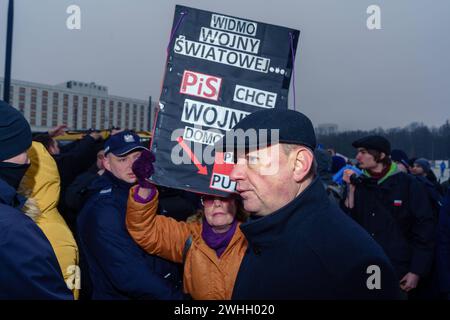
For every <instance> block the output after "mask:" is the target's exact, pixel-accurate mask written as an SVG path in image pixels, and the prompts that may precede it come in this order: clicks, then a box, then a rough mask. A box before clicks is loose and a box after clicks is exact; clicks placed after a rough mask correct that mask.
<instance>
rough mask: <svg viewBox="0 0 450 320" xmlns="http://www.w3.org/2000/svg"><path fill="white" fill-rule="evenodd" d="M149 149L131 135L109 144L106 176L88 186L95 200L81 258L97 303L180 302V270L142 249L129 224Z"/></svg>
mask: <svg viewBox="0 0 450 320" xmlns="http://www.w3.org/2000/svg"><path fill="white" fill-rule="evenodd" d="M144 149H146V148H145V147H143V146H142V145H141V144H140V142H139V136H138V135H137V134H135V133H133V132H131V131H122V132H120V133H117V134H115V135H113V136H111V138H110V139H109V140H108V141H106V143H105V158H104V167H105V169H106V170H105V173H104V174H103V175H102V176H100V177H98V178H97V179H96V180H94V181H93V183H92V184H91V185H90V187H89V193H90V194H91V196H90V197H89V199H88V200H87V202H86V204H85V205H84V207H83V209H82V211H81V212H80V215H79V217H78V220H77V225H78V238H79V244H80V249H81V254H82V258H83V259H84V261H85V262H86V263H87V266H88V269H89V275H90V279H91V282H92V298H93V299H108V300H111V299H170V300H173V299H181V298H183V294H182V291H181V275H180V274H179V266H178V265H176V264H174V263H172V262H169V261H166V260H164V259H162V258H159V257H157V256H153V255H149V254H147V253H146V252H145V251H143V250H142V249H141V248H140V247H139V246H138V245H137V244H136V243H135V242H134V240H133V239H132V238H131V236H130V235H129V233H128V231H127V229H126V226H125V214H126V206H127V199H128V192H129V189H130V188H131V186H133V184H135V183H136V176H135V175H134V174H133V171H132V169H131V167H132V164H133V163H134V161H135V160H136V159H137V158H138V157H139V156H140V154H141V152H142V150H144Z"/></svg>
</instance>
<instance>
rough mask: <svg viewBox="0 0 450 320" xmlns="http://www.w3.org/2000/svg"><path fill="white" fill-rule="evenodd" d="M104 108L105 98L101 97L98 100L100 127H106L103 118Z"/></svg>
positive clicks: (104, 117) (104, 116)
mask: <svg viewBox="0 0 450 320" xmlns="http://www.w3.org/2000/svg"><path fill="white" fill-rule="evenodd" d="M105 108H106V106H105V100H104V99H102V100H100V128H101V129H106V128H105V120H106V114H105V113H106V110H105Z"/></svg>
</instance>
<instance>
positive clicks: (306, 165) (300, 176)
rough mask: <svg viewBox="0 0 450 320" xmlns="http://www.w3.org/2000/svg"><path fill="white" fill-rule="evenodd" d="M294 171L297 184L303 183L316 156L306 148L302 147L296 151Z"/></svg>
mask: <svg viewBox="0 0 450 320" xmlns="http://www.w3.org/2000/svg"><path fill="white" fill-rule="evenodd" d="M294 157H295V158H294V171H293V178H294V180H295V181H296V182H301V181H303V180H304V179H305V177H306V176H307V175H308V173H309V171H310V170H311V167H312V166H313V163H314V155H313V154H312V152H311V151H310V150H309V149H307V148H305V147H300V148H299V149H297V150H296V151H294Z"/></svg>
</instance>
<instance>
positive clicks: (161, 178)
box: [151, 6, 300, 195]
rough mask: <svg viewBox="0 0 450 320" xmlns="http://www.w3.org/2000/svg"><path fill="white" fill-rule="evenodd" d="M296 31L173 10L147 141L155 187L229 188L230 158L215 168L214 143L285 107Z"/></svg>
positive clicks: (214, 191)
mask: <svg viewBox="0 0 450 320" xmlns="http://www.w3.org/2000/svg"><path fill="white" fill-rule="evenodd" d="M299 34H300V32H299V31H298V30H293V29H289V28H285V27H280V26H275V25H271V24H265V23H261V22H256V21H252V20H248V19H245V18H236V17H232V16H228V15H223V14H219V13H214V12H208V11H204V10H198V9H194V8H189V7H185V6H176V9H175V16H174V21H173V26H172V33H171V41H170V43H169V46H168V49H167V50H168V58H167V65H166V71H165V77H164V83H163V88H162V92H161V97H160V103H159V111H158V114H157V118H156V124H155V129H154V133H153V140H152V151H153V152H154V153H155V155H156V162H155V173H154V175H153V176H152V177H151V180H152V181H153V182H154V183H156V184H158V185H163V186H166V187H172V188H177V189H184V190H189V191H194V192H200V193H209V194H218V195H223V194H224V193H225V192H232V191H234V189H235V183H233V182H231V181H230V180H229V177H228V175H229V173H230V171H231V169H232V167H233V164H232V161H231V159H230V155H224V161H223V163H220V164H218V163H216V164H215V165H214V158H215V156H216V155H215V153H214V147H213V146H214V143H215V142H217V141H218V140H219V139H220V138H221V137H222V136H223V135H224V133H225V132H226V131H228V130H230V129H231V128H233V127H234V126H235V125H236V123H237V122H239V121H240V120H241V119H243V118H244V117H245V116H247V115H249V114H250V113H252V112H255V111H258V110H262V109H264V108H281V109H286V108H287V99H288V92H289V85H290V80H291V74H292V68H293V57H295V51H296V48H297V43H298V38H299ZM221 156H222V155H221Z"/></svg>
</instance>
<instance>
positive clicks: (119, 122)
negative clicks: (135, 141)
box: [117, 102, 124, 129]
mask: <svg viewBox="0 0 450 320" xmlns="http://www.w3.org/2000/svg"><path fill="white" fill-rule="evenodd" d="M117 125H118V126H119V127H121V128H122V129H123V127H124V126H123V124H122V102H118V103H117Z"/></svg>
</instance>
